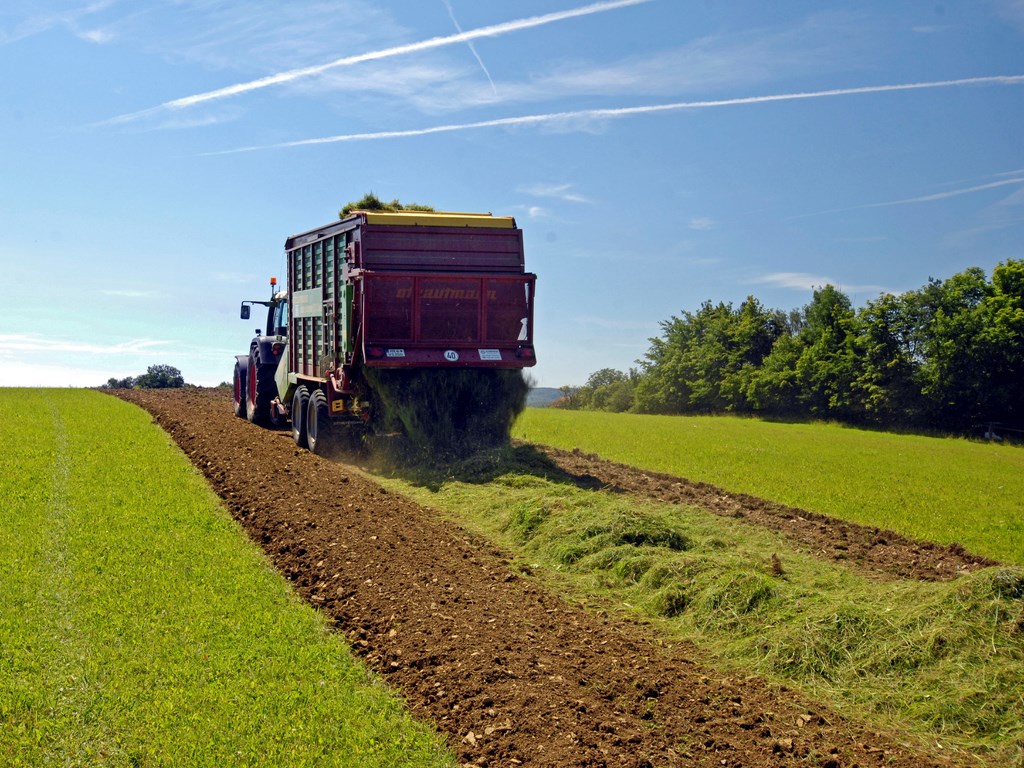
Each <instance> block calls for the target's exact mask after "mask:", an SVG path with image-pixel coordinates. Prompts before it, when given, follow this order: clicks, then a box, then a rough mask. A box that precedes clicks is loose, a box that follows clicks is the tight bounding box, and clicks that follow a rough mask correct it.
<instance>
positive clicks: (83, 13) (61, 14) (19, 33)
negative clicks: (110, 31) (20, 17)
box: [0, 0, 118, 45]
mask: <svg viewBox="0 0 1024 768" xmlns="http://www.w3.org/2000/svg"><path fill="white" fill-rule="evenodd" d="M117 2H118V0H97V1H96V2H92V3H88V4H85V5H82V6H79V7H77V8H70V9H68V10H65V11H57V12H50V13H41V14H36V15H34V16H29V17H28V18H26V19H25V20H24V21H22V22H20V23H19V24H17V26H15V27H14V28H13V29H12V30H11V31H9V32H7V31H4V30H0V45H6V44H8V43H14V42H17V41H19V40H24V39H26V38H29V37H33V36H35V35H39V34H42V33H44V32H48V31H49V30H51V29H54V28H57V27H66V28H68V29H70V30H71V31H72V32H73V33H74V34H75V35H77V36H79V37H82V38H84V39H91V40H92V41H93V42H105V41H103V40H97V39H95V38H96V36H102V34H103V33H101V32H100V31H98V30H94V31H93V32H91V33H89V32H82V31H80V30H79V22H80V21H81V20H82V19H85V18H87V17H89V16H94V15H96V14H99V13H102V12H103V11H105V10H107V8H109V7H111V6H112V5H115V4H116V3H117ZM34 7H36V6H33V8H34ZM90 34H91V35H92V36H93V37H90Z"/></svg>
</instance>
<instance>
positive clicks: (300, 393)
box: [292, 386, 309, 448]
mask: <svg viewBox="0 0 1024 768" xmlns="http://www.w3.org/2000/svg"><path fill="white" fill-rule="evenodd" d="M308 405H309V390H308V389H306V387H305V386H302V387H299V388H298V389H296V390H295V394H294V395H293V396H292V439H293V440H294V441H295V444H296V445H297V446H299V448H308V447H309V443H308V442H306V408H307V407H308Z"/></svg>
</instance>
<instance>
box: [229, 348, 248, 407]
mask: <svg viewBox="0 0 1024 768" xmlns="http://www.w3.org/2000/svg"><path fill="white" fill-rule="evenodd" d="M232 383H233V387H232V388H233V390H234V392H233V397H234V411H235V416H239V417H241V418H243V419H244V418H245V388H246V386H247V383H246V380H245V376H244V375H243V374H242V364H241V363H239V362H238V361H235V375H234V378H233V380H232Z"/></svg>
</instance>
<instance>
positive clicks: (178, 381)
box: [100, 365, 185, 389]
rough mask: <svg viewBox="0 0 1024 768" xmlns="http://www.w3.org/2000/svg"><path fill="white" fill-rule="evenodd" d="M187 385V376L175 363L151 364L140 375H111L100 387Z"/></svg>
mask: <svg viewBox="0 0 1024 768" xmlns="http://www.w3.org/2000/svg"><path fill="white" fill-rule="evenodd" d="M184 386H185V377H184V376H182V375H181V371H179V370H178V369H177V368H175V367H174V366H173V365H151V366H149V368H147V369H146V372H145V373H143V374H142V375H140V376H126V377H124V378H123V379H117V378H114V377H113V376H111V377H110V378H109V379H107V383H106V384H103V385H101V386H100V389H172V388H178V387H184Z"/></svg>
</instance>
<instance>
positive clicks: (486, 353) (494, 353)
mask: <svg viewBox="0 0 1024 768" xmlns="http://www.w3.org/2000/svg"><path fill="white" fill-rule="evenodd" d="M477 352H479V353H480V359H481V360H499V361H500V360H501V350H500V349H478V350H477Z"/></svg>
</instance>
